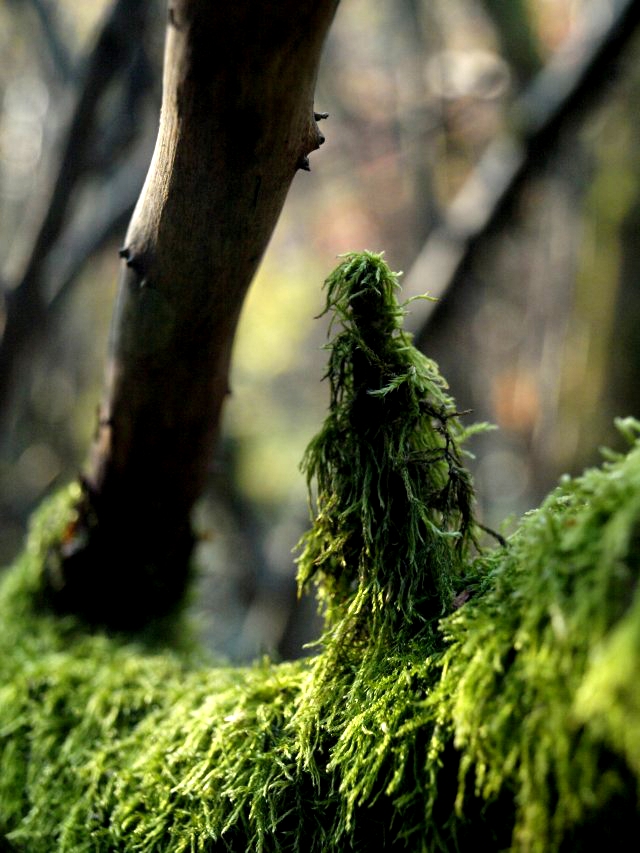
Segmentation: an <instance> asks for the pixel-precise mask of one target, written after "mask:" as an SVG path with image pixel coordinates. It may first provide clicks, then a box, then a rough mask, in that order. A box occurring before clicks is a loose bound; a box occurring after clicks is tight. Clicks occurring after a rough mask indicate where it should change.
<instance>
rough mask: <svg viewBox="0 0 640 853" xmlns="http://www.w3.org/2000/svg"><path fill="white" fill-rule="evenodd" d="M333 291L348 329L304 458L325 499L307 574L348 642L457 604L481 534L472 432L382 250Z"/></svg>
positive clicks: (348, 265)
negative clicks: (408, 313)
mask: <svg viewBox="0 0 640 853" xmlns="http://www.w3.org/2000/svg"><path fill="white" fill-rule="evenodd" d="M326 288H327V303H326V309H325V311H332V312H333V314H334V317H333V321H332V325H333V323H334V322H335V321H336V320H337V321H338V322H339V323H340V324H341V326H342V328H341V331H339V332H338V334H337V335H335V337H334V338H333V340H332V342H331V343H330V344H329V350H330V357H329V367H328V371H327V376H328V378H329V381H330V385H331V401H330V411H329V415H328V417H327V419H326V421H325V423H324V426H323V428H322V430H321V432H320V433H319V434H318V435H317V436H316V438H315V439H314V440H313V441H312V442H311V444H310V445H309V447H308V449H307V452H306V454H305V457H304V460H303V470H304V471H305V473H306V475H307V478H308V481H309V483H310V484H311V483H312V481H315V482H316V483H317V497H316V515H315V519H314V522H313V527H312V529H311V530H310V531H309V533H308V534H307V535H306V537H305V538H304V540H303V545H304V550H303V553H302V556H301V557H300V560H299V576H298V580H299V584H300V586H301V587H304V586H305V585H307V583H308V582H309V580H310V579H311V578H313V579H315V580H316V582H317V583H318V586H319V587H320V598H321V601H322V603H323V605H324V607H325V610H326V618H327V625H328V628H329V629H330V630H332V629H334V628H335V626H336V623H337V622H339V621H343V622H344V620H345V618H346V620H347V624H348V627H349V631H348V633H349V639H350V641H352V640H354V639H357V637H358V636H361V637H362V639H365V640H368V639H369V638H370V637H371V636H377V637H381V638H384V640H385V641H388V640H389V639H390V638H391V637H393V638H394V640H397V639H399V638H400V637H405V638H406V636H407V631H409V632H410V633H411V634H415V633H416V631H419V630H420V629H421V627H423V626H424V625H425V623H428V622H429V621H430V620H433V619H434V618H438V617H440V616H442V615H443V614H444V613H446V612H447V611H448V610H449V609H450V605H451V601H452V599H453V596H454V578H455V576H456V574H457V572H458V570H459V567H460V565H461V562H462V560H463V559H464V556H465V553H466V551H467V546H468V543H469V541H470V540H471V539H472V537H473V515H472V504H473V490H472V486H471V481H470V477H469V474H468V472H467V470H466V469H465V468H464V467H463V465H462V462H461V453H460V448H459V442H460V440H461V438H462V437H463V430H462V427H461V425H460V422H459V420H458V416H457V412H456V410H455V405H454V403H453V400H452V399H451V398H450V397H449V396H448V394H447V385H446V383H445V381H444V379H443V378H442V377H441V375H440V373H439V372H438V369H437V366H436V365H435V363H434V362H433V361H431V360H430V359H428V358H427V357H426V356H424V355H423V354H422V353H420V352H419V351H418V350H417V349H415V347H413V346H412V343H411V338H410V335H409V334H407V333H406V332H404V331H402V328H401V326H402V319H403V316H404V313H405V310H404V306H402V305H399V304H398V301H397V298H396V292H397V290H398V280H397V275H395V274H394V273H392V272H391V271H390V270H389V268H388V267H387V265H386V264H385V262H384V260H383V259H382V256H381V255H375V254H371V253H369V252H364V253H358V254H351V255H347V256H346V257H345V258H344V260H343V262H342V263H341V264H340V265H339V266H338V268H337V269H336V270H335V271H334V272H333V274H332V275H331V276H330V277H329V279H328V280H327V282H326ZM345 627H346V624H345Z"/></svg>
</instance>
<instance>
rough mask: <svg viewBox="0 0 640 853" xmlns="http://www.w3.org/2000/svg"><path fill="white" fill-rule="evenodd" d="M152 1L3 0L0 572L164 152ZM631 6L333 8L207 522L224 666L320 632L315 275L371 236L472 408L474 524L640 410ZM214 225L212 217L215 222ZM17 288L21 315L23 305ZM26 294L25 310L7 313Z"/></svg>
mask: <svg viewBox="0 0 640 853" xmlns="http://www.w3.org/2000/svg"><path fill="white" fill-rule="evenodd" d="M165 14H166V13H165V4H164V2H160V0H146V2H145V0H118V2H117V3H116V4H115V5H114V4H112V3H111V2H105V0H82V2H80V0H3V2H2V5H0V217H1V219H0V279H1V281H0V283H1V284H2V287H3V289H4V291H5V293H6V294H8V301H6V303H5V304H6V306H8V307H7V308H6V310H5V311H4V314H0V321H1V322H2V325H4V337H3V340H2V344H1V345H0V359H1V360H0V404H1V430H0V565H5V564H7V563H8V562H9V561H10V560H11V559H12V558H13V556H14V555H15V554H16V553H17V552H18V550H19V549H20V547H21V543H22V537H23V534H24V530H25V524H26V520H27V518H28V516H29V513H30V512H31V511H32V510H33V508H34V507H35V506H36V505H37V504H38V502H39V501H40V500H41V499H42V498H43V497H44V496H45V495H46V494H48V493H49V492H50V491H51V490H53V489H55V488H56V487H57V486H58V485H60V484H62V483H64V482H66V481H68V480H69V479H71V478H73V477H74V476H76V475H77V473H78V472H79V471H80V470H81V468H82V465H83V460H84V458H85V456H86V453H87V450H88V447H89V443H90V439H91V434H92V430H93V429H94V426H95V419H96V409H97V405H98V401H99V398H100V394H101V386H102V371H103V367H104V359H105V353H106V348H107V340H108V329H109V322H110V316H111V311H112V307H113V302H114V297H115V286H116V279H117V271H118V263H119V261H118V257H117V249H118V248H119V246H120V245H121V241H122V238H123V235H124V231H125V228H126V223H127V221H128V218H129V216H130V214H131V210H132V207H133V204H134V202H135V199H136V198H137V194H138V192H139V189H140V187H141V184H142V181H143V179H144V175H145V172H146V168H147V165H148V162H149V159H150V156H151V152H152V149H153V144H154V140H155V132H156V127H157V117H158V109H159V103H160V85H161V73H160V69H161V61H162V44H163V36H164V25H165ZM639 23H640V3H638V2H630V0H626V2H623V0H387V2H379V0H378V2H377V1H376V0H343V2H342V3H341V6H340V8H339V10H338V13H337V17H336V21H335V25H334V28H333V31H332V33H331V35H330V39H329V42H328V45H327V48H326V52H325V56H324V61H323V66H322V72H321V78H320V80H319V85H318V89H317V98H316V109H318V110H322V111H327V112H329V113H330V118H329V120H328V121H327V122H325V123H324V124H323V131H324V132H325V134H326V137H327V142H326V144H325V145H324V146H323V148H322V151H321V152H319V153H316V154H314V155H312V157H311V168H312V172H311V174H310V175H309V174H307V173H299V174H298V175H297V176H296V178H295V181H294V185H293V189H292V191H291V193H290V195H289V198H288V200H287V203H286V205H285V210H284V214H283V216H282V219H281V221H280V223H279V225H278V228H277V231H276V233H275V235H274V237H273V240H272V242H271V245H270V248H269V250H268V253H267V255H266V257H265V259H264V262H263V264H262V268H261V271H260V274H259V276H258V278H257V280H256V281H255V283H254V284H253V287H252V290H251V292H250V295H249V298H248V300H247V303H246V306H245V310H244V313H243V318H242V322H241V328H240V332H239V336H238V339H237V344H236V347H235V357H234V363H233V374H232V391H233V394H232V397H231V398H230V400H229V401H228V404H227V406H226V411H225V419H224V430H223V432H224V435H223V440H222V442H221V446H220V450H219V453H218V456H217V458H216V459H215V460H212V466H211V474H210V488H209V490H208V492H207V494H206V496H205V497H204V499H203V500H202V501H201V503H200V506H199V508H198V511H197V526H198V530H199V531H200V532H201V533H202V536H203V539H202V544H201V545H200V546H199V552H198V559H199V565H200V568H201V577H200V581H199V595H198V597H197V600H196V601H195V602H194V605H193V606H194V609H195V610H196V611H197V613H198V617H199V620H200V624H201V626H202V631H203V635H204V636H205V637H206V639H207V641H208V642H209V643H210V644H211V645H212V646H213V647H214V648H215V649H217V650H218V651H220V652H221V653H222V654H224V655H226V656H229V657H230V658H232V659H235V660H244V659H247V658H251V657H254V656H255V655H256V654H259V653H260V652H262V651H267V652H270V653H272V654H276V655H281V656H284V657H290V656H293V655H297V654H300V653H301V646H302V643H303V642H305V641H308V640H309V639H311V638H312V637H313V636H314V635H315V632H316V625H315V624H314V621H315V618H316V616H315V604H314V602H313V601H311V600H305V601H303V602H302V603H301V604H297V602H296V592H295V582H294V578H295V567H294V563H293V559H294V558H293V555H292V552H291V549H292V547H293V546H294V545H295V543H296V541H297V540H298V538H299V536H300V535H301V533H302V532H303V530H304V529H305V527H306V525H307V522H308V511H307V504H306V487H305V483H304V482H303V479H302V476H301V474H300V472H299V469H298V463H299V460H300V458H301V456H302V452H303V450H304V448H305V446H306V443H307V442H308V441H309V439H310V438H311V436H312V435H313V434H314V432H315V431H316V430H317V429H318V428H319V426H320V423H321V421H322V418H323V417H324V414H325V411H326V406H327V400H328V390H327V388H326V387H325V386H324V384H323V383H322V382H321V379H322V376H323V373H324V362H325V355H326V354H325V353H324V352H323V351H322V345H323V343H324V342H325V339H326V322H325V321H324V320H318V319H314V317H316V315H318V314H319V313H320V311H321V310H322V306H323V295H322V291H321V284H322V281H323V280H324V278H325V277H326V276H327V275H328V274H329V272H330V271H331V269H332V268H333V267H334V266H335V264H336V263H337V260H336V256H337V255H339V254H340V253H342V252H346V251H350V250H360V249H371V250H374V251H381V250H384V251H385V253H386V258H387V260H388V262H389V263H390V265H391V266H392V268H393V269H396V270H404V277H403V281H404V282H405V295H407V296H409V295H415V294H419V293H424V292H429V293H432V294H436V295H439V296H441V300H440V302H439V303H437V304H436V305H435V308H434V307H433V304H432V303H426V302H415V303H413V305H412V314H411V317H410V319H409V323H410V326H411V329H412V331H413V332H414V333H415V335H416V339H417V340H418V342H419V343H420V345H421V347H422V348H423V349H424V350H425V352H427V354H429V355H430V356H432V357H433V358H435V359H436V360H437V361H438V362H439V364H440V366H441V368H442V370H443V372H444V374H445V376H447V378H448V379H449V382H450V385H451V388H452V391H453V394H454V395H455V397H456V399H457V401H458V405H459V408H460V409H471V410H472V414H471V415H469V416H468V418H469V421H470V422H472V421H473V420H489V421H491V422H493V423H494V424H496V426H497V427H498V429H497V430H496V431H493V432H491V433H489V434H486V435H484V436H481V437H478V438H477V439H476V440H475V441H474V443H473V450H474V452H475V454H476V457H477V459H476V460H475V461H474V462H473V463H472V465H473V470H474V474H475V477H476V484H477V487H478V490H479V495H480V502H481V512H482V517H483V519H484V521H485V522H486V523H487V524H488V525H491V526H494V527H499V526H500V525H501V523H502V520H503V519H504V518H505V517H506V516H509V515H511V516H513V515H518V514H520V513H522V512H524V511H526V510H527V509H529V508H531V507H533V506H535V505H536V504H537V503H538V502H539V500H540V498H541V497H542V496H543V495H544V494H545V493H546V491H547V490H548V489H549V488H550V487H552V486H553V484H554V483H555V481H556V480H557V478H558V477H559V476H560V475H561V474H562V473H563V472H565V471H569V472H576V471H578V470H580V469H581V468H583V467H584V466H585V465H587V464H591V463H594V462H596V461H597V460H598V448H599V446H600V445H602V444H606V445H609V446H612V445H613V446H618V445H619V441H618V439H617V437H616V434H615V430H614V429H613V418H614V416H616V415H627V414H634V415H636V416H640V401H639V400H638V391H637V389H638V388H639V380H640V347H639V346H638V344H639V343H640V289H639V287H638V283H639V282H638V279H639V278H640V246H639V245H638V244H639V240H640V144H639V143H640V110H639V109H638V103H639V102H640V51H639V48H640V43H639V38H640V36H639V35H637V34H636V30H637V29H638V24H639ZM211 227H212V228H215V223H212V226H211ZM11 305H13V309H12V308H11ZM12 311H13V313H12Z"/></svg>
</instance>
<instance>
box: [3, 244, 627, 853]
mask: <svg viewBox="0 0 640 853" xmlns="http://www.w3.org/2000/svg"><path fill="white" fill-rule="evenodd" d="M395 290H396V282H395V278H394V276H393V275H392V274H391V273H390V272H389V271H388V269H387V268H386V267H385V266H384V264H383V262H382V259H381V258H380V257H379V256H375V255H370V254H364V255H357V256H349V257H348V258H346V259H345V260H344V261H343V263H342V264H341V266H340V267H339V270H338V271H337V272H336V273H335V274H334V276H332V277H331V278H330V279H329V283H328V307H329V308H330V309H332V310H334V311H335V312H336V314H337V319H338V321H339V323H340V326H339V328H338V331H337V334H336V336H335V337H334V338H333V340H332V343H331V345H330V362H329V379H330V382H331V386H332V390H331V405H330V412H329V417H328V420H327V422H326V424H325V426H324V428H323V430H322V431H321V433H320V434H319V436H318V437H317V438H316V439H315V440H314V442H313V443H312V445H311V447H310V449H309V451H308V454H307V456H306V457H305V463H304V464H305V470H306V472H307V475H308V477H309V479H310V482H311V483H315V484H316V485H315V487H314V488H315V490H316V491H315V495H316V498H315V500H314V501H312V507H313V516H314V521H313V525H312V528H311V530H310V532H309V534H308V535H307V536H306V537H305V540H304V542H303V551H302V555H301V559H300V581H301V583H302V584H303V585H306V584H307V583H309V582H310V581H314V582H315V583H316V584H317V587H318V590H319V593H320V601H321V606H322V607H323V610H324V612H325V616H326V624H325V630H324V633H323V636H322V637H321V640H320V643H319V650H318V653H317V655H316V656H315V657H313V658H310V659H309V660H307V661H301V662H297V663H285V664H278V665H275V664H272V663H270V662H269V661H264V662H261V663H259V664H256V665H255V666H253V667H245V668H233V667H227V666H221V665H216V664H214V663H213V662H211V661H210V660H207V659H205V658H204V656H203V655H201V654H199V653H198V652H197V651H196V650H194V648H193V644H192V643H191V642H190V641H189V639H188V634H187V637H186V640H185V639H184V633H183V632H184V630H185V628H184V623H183V622H182V621H181V620H180V619H179V618H176V619H175V621H174V622H173V623H170V622H168V621H164V622H162V623H158V624H156V625H155V626H151V627H150V628H149V630H147V631H146V632H145V633H144V634H140V635H136V636H131V635H130V636H126V635H118V636H107V635H105V634H103V633H99V632H93V633H92V632H89V631H88V630H87V629H86V627H85V626H84V625H83V624H82V622H81V621H79V620H78V619H75V618H73V617H65V618H60V617H56V616H54V615H52V614H51V613H49V612H47V610H46V607H45V601H44V600H43V597H42V594H41V592H42V573H43V568H44V563H45V560H46V555H47V554H48V553H49V551H50V547H51V544H52V543H55V542H59V541H60V540H61V539H64V536H65V535H66V533H67V532H68V530H69V525H70V524H71V525H72V524H73V517H74V516H73V514H74V512H75V510H74V506H75V505H76V504H77V499H78V495H77V493H76V492H77V487H75V486H72V487H71V488H70V489H68V490H66V491H64V492H62V493H61V494H60V495H59V496H57V497H55V498H54V499H53V500H52V501H50V502H49V503H47V504H45V505H44V506H43V507H42V508H41V510H40V511H39V513H38V514H37V516H36V518H35V519H34V523H33V526H32V530H31V533H30V536H29V539H28V542H27V545H26V549H25V553H24V554H23V556H22V557H21V559H20V560H19V561H18V562H17V563H16V565H15V566H13V567H12V569H11V570H10V571H9V572H8V573H7V575H6V577H5V578H4V579H3V583H2V586H1V588H0V617H1V618H2V631H0V842H1V839H2V835H3V834H4V835H6V837H7V838H8V839H9V840H10V843H11V844H12V845H13V847H14V848H15V849H17V850H19V851H25V852H26V851H28V853H40V851H42V853H56V851H57V853H62V851H74V853H75V851H87V853H88V852H89V851H105V853H106V851H131V852H132V853H133V851H135V853H141V851H144V852H145V853H156V852H157V853H159V851H172V853H173V851H201V853H205V851H214V850H219V849H220V850H232V851H245V850H256V851H305V853H306V851H318V853H319V851H336V853H337V851H344V850H365V849H371V842H372V839H375V842H376V847H377V848H379V849H389V850H390V849H407V850H411V851H436V850H443V851H457V850H462V851H468V850H469V851H470V850H475V849H478V848H479V849H488V850H498V849H512V850H514V851H523V852H524V851H553V850H570V851H575V850H590V849H594V847H596V848H597V846H598V845H599V844H604V843H615V842H616V841H619V842H620V843H621V844H622V842H623V840H624V841H625V843H626V834H627V833H632V832H637V831H638V829H639V828H640V826H639V823H640V821H639V820H638V784H637V783H638V777H639V775H640V688H639V687H638V685H639V684H640V678H639V677H638V676H639V675H640V673H639V671H638V670H639V668H640V665H639V663H638V661H639V660H640V648H639V645H640V595H639V594H638V592H637V578H638V568H639V564H640V535H639V531H640V445H639V444H638V440H637V439H638V433H639V432H640V426H639V425H637V424H635V423H634V422H632V421H625V422H622V423H621V428H622V429H623V431H625V432H626V434H627V435H628V437H629V439H630V441H631V442H632V444H633V447H632V449H631V451H630V452H629V453H628V454H627V455H624V456H610V458H609V459H608V461H607V462H606V463H605V465H604V466H603V467H602V468H600V469H594V470H591V471H588V472H586V473H585V474H584V475H583V476H582V477H580V478H577V479H566V480H565V481H563V482H562V483H561V485H560V486H559V487H558V489H556V490H555V491H554V492H553V493H552V494H551V495H550V496H549V498H548V499H547V500H546V501H545V502H544V503H543V505H542V506H541V507H540V508H539V509H538V510H536V511H534V512H532V513H530V514H529V515H527V516H526V517H525V518H524V519H523V520H522V522H521V524H520V526H519V529H518V530H517V532H516V533H515V534H514V536H513V537H512V538H511V539H510V541H509V543H508V544H507V546H506V547H500V548H497V549H495V550H493V551H491V552H487V553H484V554H482V553H481V554H476V555H475V556H474V555H473V553H472V549H471V546H472V544H473V538H474V521H473V509H472V508H473V494H472V489H471V483H470V480H469V478H468V475H467V474H466V472H465V470H464V468H463V467H462V464H461V451H460V448H459V444H460V440H461V439H462V438H463V437H464V431H463V430H462V428H461V426H460V424H459V421H458V418H457V415H456V413H455V407H454V404H453V402H452V400H451V399H450V397H448V396H447V393H446V386H445V385H444V382H443V380H442V379H441V378H440V377H439V375H438V372H437V369H436V367H435V365H434V364H433V363H432V362H430V361H429V360H428V359H425V358H424V357H423V356H421V355H420V354H418V353H417V352H416V351H415V350H414V349H413V348H412V347H411V343H410V340H409V339H408V337H407V336H406V335H405V334H404V333H403V332H402V331H401V329H400V321H401V317H402V310H403V309H402V308H401V307H399V306H398V305H397V303H396V302H395V296H394V292H395ZM0 846H1V844H0Z"/></svg>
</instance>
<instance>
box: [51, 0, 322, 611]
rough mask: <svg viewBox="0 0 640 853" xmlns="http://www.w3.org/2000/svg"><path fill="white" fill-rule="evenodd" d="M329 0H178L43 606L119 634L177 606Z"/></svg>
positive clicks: (292, 161) (301, 152) (304, 135)
mask: <svg viewBox="0 0 640 853" xmlns="http://www.w3.org/2000/svg"><path fill="white" fill-rule="evenodd" d="M336 6H337V2H336V0H281V2H279V3H249V2H245V3H237V4H234V5H231V4H217V3H211V2H210V0H173V2H171V3H170V6H169V25H168V29H167V42H166V49H165V66H164V80H163V104H162V112H161V122H160V128H159V133H158V140H157V144H156V149H155V153H154V156H153V159H152V162H151V166H150V169H149V174H148V176H147V180H146V182H145V185H144V188H143V190H142V194H141V196H140V199H139V201H138V204H137V207H136V210H135V212H134V215H133V219H132V221H131V224H130V226H129V230H128V233H127V236H126V240H125V245H124V248H123V250H122V252H121V256H122V258H123V265H122V273H121V279H120V287H119V295H118V301H117V305H116V311H115V315H114V320H113V327H112V345H111V356H110V360H109V364H108V370H107V388H106V393H105V398H104V402H103V405H102V409H101V414H100V420H99V425H98V431H97V436H96V440H95V443H94V447H93V452H92V457H91V462H90V466H89V470H88V472H87V475H86V478H85V481H84V497H83V501H82V503H81V506H80V508H79V521H78V524H77V525H76V526H75V528H74V530H73V531H72V532H71V533H70V536H69V539H68V541H66V542H65V543H64V544H63V545H62V546H61V549H60V552H59V553H58V554H57V555H53V557H52V561H51V562H50V567H51V570H50V580H51V591H52V598H53V600H54V603H55V604H56V606H58V607H59V608H61V609H71V610H73V611H75V612H79V613H81V614H83V615H84V616H85V617H86V618H88V619H89V620H90V621H94V622H96V621H97V622H102V623H107V624H109V625H111V626H116V627H120V626H123V625H124V626H126V625H131V624H139V623H140V622H144V621H146V620H147V619H148V618H150V616H151V615H155V614H156V613H158V612H161V611H163V610H166V609H168V608H171V607H172V606H173V605H175V604H176V602H177V600H178V599H179V597H180V592H181V590H182V589H183V588H184V585H185V582H186V578H187V575H188V565H189V555H190V552H191V549H192V545H193V535H192V532H191V525H190V511H191V508H192V506H193V503H194V501H195V500H196V498H197V497H198V496H199V495H200V492H201V490H202V488H203V486H204V483H205V479H206V476H207V471H208V467H209V465H210V461H211V456H212V451H213V447H214V445H215V442H216V438H217V433H218V424H219V419H220V414H221V409H222V404H223V401H224V399H225V397H226V395H227V393H228V367H229V359H230V352H231V345H232V342H233V337H234V333H235V327H236V323H237V320H238V316H239V313H240V308H241V305H242V301H243V299H244V295H245V292H246V290H247V287H248V286H249V283H250V282H251V279H252V278H253V275H254V273H255V271H256V269H257V266H258V263H259V261H260V259H261V256H262V253H263V251H264V249H265V247H266V245H267V242H268V240H269V238H270V236H271V232H272V230H273V228H274V226H275V224H276V221H277V219H278V216H279V214H280V210H281V208H282V205H283V203H284V199H285V196H286V193H287V191H288V188H289V185H290V183H291V181H292V179H293V177H294V175H295V173H296V171H297V170H298V169H308V167H309V161H308V155H309V153H310V152H311V151H313V150H315V149H317V148H318V147H319V146H320V144H321V143H322V142H323V141H324V137H323V136H322V134H321V132H320V130H319V129H318V126H317V119H319V118H321V117H322V116H320V115H319V114H314V110H313V94H314V88H315V79H316V73H317V67H318V63H319V59H320V53H321V48H322V45H323V42H324V37H325V35H326V32H327V30H328V27H329V24H330V22H331V20H332V18H333V15H334V12H335V9H336Z"/></svg>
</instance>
